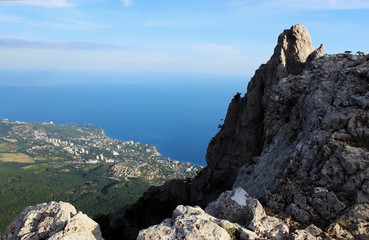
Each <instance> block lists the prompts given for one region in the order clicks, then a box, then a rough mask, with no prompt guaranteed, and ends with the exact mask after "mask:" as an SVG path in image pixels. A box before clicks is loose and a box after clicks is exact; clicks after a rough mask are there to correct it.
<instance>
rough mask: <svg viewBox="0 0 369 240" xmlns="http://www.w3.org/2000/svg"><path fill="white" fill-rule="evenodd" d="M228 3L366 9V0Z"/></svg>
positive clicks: (247, 0)
mask: <svg viewBox="0 0 369 240" xmlns="http://www.w3.org/2000/svg"><path fill="white" fill-rule="evenodd" d="M230 5H231V6H234V7H239V6H245V7H249V6H250V7H251V6H259V7H265V8H274V7H281V8H284V9H306V10H318V9H368V8H369V1H367V0H309V1H306V0H272V1H269V0H268V1H267V0H259V1H257V0H231V1H230Z"/></svg>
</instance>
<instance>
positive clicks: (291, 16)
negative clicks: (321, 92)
mask: <svg viewBox="0 0 369 240" xmlns="http://www.w3.org/2000/svg"><path fill="white" fill-rule="evenodd" d="M368 16H369V0H197V1H195V0H23V1H6V0H1V1H0V29H1V30H0V69H2V70H45V69H46V70H88V71H95V70H101V71H106V70H108V71H123V72H153V71H154V72H178V73H211V74H225V75H241V76H242V75H245V76H250V75H252V74H253V73H254V71H255V70H256V68H258V66H259V65H260V64H262V63H264V62H266V61H267V60H268V59H269V57H270V56H271V54H272V52H273V48H274V46H275V44H276V41H277V37H278V35H279V34H280V33H281V32H282V31H283V30H284V29H286V28H289V27H290V26H291V25H293V24H295V23H302V24H304V25H305V26H306V27H307V28H308V30H309V32H310V34H311V36H312V40H313V45H314V46H315V47H318V46H319V45H320V43H324V45H325V52H326V53H338V52H344V51H345V50H351V51H352V52H356V51H359V50H360V51H363V52H365V53H369V44H368V39H369V17H368Z"/></svg>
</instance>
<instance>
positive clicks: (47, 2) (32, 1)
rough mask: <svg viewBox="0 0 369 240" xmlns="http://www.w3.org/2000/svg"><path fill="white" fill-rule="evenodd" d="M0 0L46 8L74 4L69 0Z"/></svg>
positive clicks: (71, 5)
mask: <svg viewBox="0 0 369 240" xmlns="http://www.w3.org/2000/svg"><path fill="white" fill-rule="evenodd" d="M1 1H4V2H13V3H16V4H26V5H32V6H38V7H46V8H67V7H73V6H74V4H73V3H71V2H70V1H69V0H1Z"/></svg>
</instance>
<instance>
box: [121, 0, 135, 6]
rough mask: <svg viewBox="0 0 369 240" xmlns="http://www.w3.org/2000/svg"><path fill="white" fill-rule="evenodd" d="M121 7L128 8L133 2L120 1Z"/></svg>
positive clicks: (131, 0) (128, 0) (129, 0)
mask: <svg viewBox="0 0 369 240" xmlns="http://www.w3.org/2000/svg"><path fill="white" fill-rule="evenodd" d="M121 2H122V5H123V6H125V7H128V6H130V5H132V4H133V0H121Z"/></svg>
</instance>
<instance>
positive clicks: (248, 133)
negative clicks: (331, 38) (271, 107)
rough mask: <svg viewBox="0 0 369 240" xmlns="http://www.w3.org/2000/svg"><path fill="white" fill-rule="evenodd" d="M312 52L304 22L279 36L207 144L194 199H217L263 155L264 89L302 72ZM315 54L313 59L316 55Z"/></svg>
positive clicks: (195, 183)
mask: <svg viewBox="0 0 369 240" xmlns="http://www.w3.org/2000/svg"><path fill="white" fill-rule="evenodd" d="M313 52H314V47H313V46H312V44H311V38H310V34H309V32H308V30H307V29H306V28H305V27H304V26H303V25H302V24H296V25H294V26H292V27H291V28H290V29H288V30H285V31H284V32H283V33H282V34H281V35H280V36H279V37H278V42H277V46H276V47H275V49H274V54H273V56H272V57H271V58H270V60H269V61H268V63H267V64H264V65H261V66H260V68H259V69H258V70H257V71H256V72H255V75H254V77H253V78H252V79H251V81H250V83H249V85H248V87H247V94H246V96H245V97H240V96H239V95H236V96H235V97H234V98H233V100H232V101H231V103H230V105H229V107H228V111H227V116H226V118H225V121H224V125H223V127H222V128H221V130H220V132H219V133H218V134H217V135H216V136H215V137H214V138H213V139H212V141H211V142H210V144H209V146H208V149H207V155H206V162H207V164H208V167H206V168H205V169H203V170H202V171H201V173H200V174H199V175H198V177H197V178H195V179H194V183H193V187H192V201H193V202H199V201H200V203H203V205H206V204H207V203H208V202H210V201H212V200H214V199H216V197H217V196H218V195H219V194H220V193H221V192H223V191H224V190H227V189H230V188H231V186H232V184H233V183H234V181H235V178H236V176H237V173H238V170H239V169H240V168H241V167H242V166H244V165H245V164H246V165H249V164H250V163H252V162H254V161H255V158H256V157H258V156H259V155H260V153H261V152H262V150H263V146H264V142H265V136H264V118H265V116H264V112H265V108H266V104H265V100H266V98H267V96H266V95H265V93H266V92H268V89H270V88H272V87H273V86H274V85H276V84H278V82H279V81H280V79H283V78H285V77H286V76H288V75H289V74H290V75H292V76H294V75H297V74H299V73H301V71H302V70H303V69H304V67H305V64H306V63H307V62H306V61H307V59H308V58H309V56H310V55H311V54H312V53H313ZM322 52H323V47H321V48H319V51H317V52H315V53H314V54H313V55H315V57H320V56H322V54H323V53H322ZM313 55H312V56H311V57H310V58H309V59H310V61H311V60H313V59H315V57H314V56H313Z"/></svg>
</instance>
